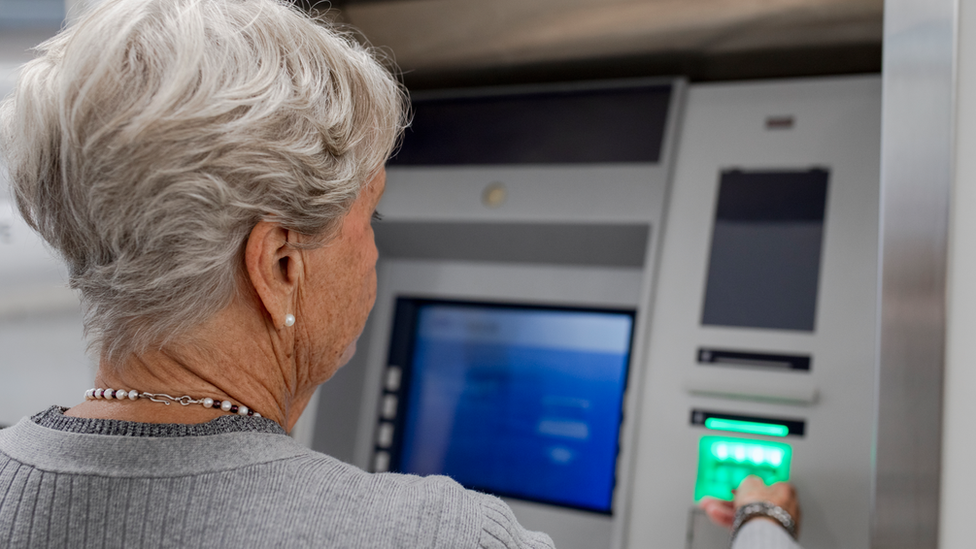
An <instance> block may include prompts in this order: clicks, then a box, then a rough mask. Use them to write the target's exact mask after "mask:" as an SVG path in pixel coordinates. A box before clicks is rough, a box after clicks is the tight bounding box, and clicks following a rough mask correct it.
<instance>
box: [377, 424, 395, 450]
mask: <svg viewBox="0 0 976 549" xmlns="http://www.w3.org/2000/svg"><path fill="white" fill-rule="evenodd" d="M376 445H377V446H379V447H380V448H389V447H390V446H392V445H393V424H392V423H387V422H385V421H384V422H383V423H380V428H379V430H378V431H377V432H376Z"/></svg>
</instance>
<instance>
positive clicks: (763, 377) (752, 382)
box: [684, 364, 820, 406]
mask: <svg viewBox="0 0 976 549" xmlns="http://www.w3.org/2000/svg"><path fill="white" fill-rule="evenodd" d="M684 388H685V390H686V391H687V392H689V393H691V394H693V395H698V396H705V397H712V398H726V399H735V400H752V401H757V402H775V403H779V404H792V405H800V406H809V405H811V404H814V403H816V402H817V400H818V399H819V397H820V389H819V387H817V385H816V383H815V382H814V380H813V378H811V377H810V376H804V375H796V373H794V372H793V371H790V370H775V369H773V370H758V369H754V370H747V369H731V368H728V367H725V366H711V365H707V364H699V365H698V367H696V368H694V369H693V370H689V372H688V376H687V377H686V378H685V382H684Z"/></svg>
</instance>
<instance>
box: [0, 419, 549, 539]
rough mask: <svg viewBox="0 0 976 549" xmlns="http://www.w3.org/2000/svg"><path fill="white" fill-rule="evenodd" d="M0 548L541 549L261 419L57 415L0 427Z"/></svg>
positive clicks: (413, 480)
mask: <svg viewBox="0 0 976 549" xmlns="http://www.w3.org/2000/svg"><path fill="white" fill-rule="evenodd" d="M0 498H2V499H0V547H10V548H19V547H31V548H34V547H72V548H74V547H208V548H222V547H227V548H244V547H368V548H371V549H372V548H393V547H404V548H419V547H444V548H451V549H454V548H464V547H471V548H476V547H485V548H489V547H490V548H503V547H504V548H516V547H519V548H522V547H524V548H551V547H552V541H551V540H550V539H549V537H548V536H546V535H545V534H540V533H535V532H528V531H526V530H525V529H523V528H522V527H521V526H520V525H519V524H518V523H517V522H516V520H515V517H514V516H513V515H512V512H511V510H510V509H509V508H508V506H507V505H505V504H504V503H503V502H502V501H501V500H499V499H497V498H494V497H491V496H487V495H484V494H479V493H476V492H472V491H469V490H465V489H464V488H462V487H461V486H460V485H458V484H457V483H456V482H454V481H452V480H450V479H448V478H446V477H426V478H420V477H416V476H408V475H397V474H369V473H365V472H363V471H361V470H359V469H356V468H355V467H352V466H350V465H347V464H345V463H342V462H340V461H338V460H336V459H334V458H331V457H329V456H327V455H324V454H319V453H316V452H313V451H311V450H309V449H307V448H304V447H302V446H301V445H299V444H297V443H296V442H294V441H293V440H292V439H291V438H289V437H288V436H286V435H285V434H284V432H283V431H282V430H281V428H280V427H278V425H277V424H275V423H274V422H272V421H269V420H267V419H263V418H247V417H238V416H225V417H221V418H219V419H216V420H214V421H211V422H209V423H205V424H201V425H154V424H142V423H131V422H125V421H115V420H90V419H78V418H69V417H65V416H63V415H62V409H60V408H57V407H54V408H51V409H48V410H47V411H45V412H42V413H40V414H38V415H36V416H34V417H33V418H31V419H30V420H28V419H24V420H22V421H20V422H19V423H18V424H17V425H15V426H13V427H10V428H8V429H4V430H2V431H0Z"/></svg>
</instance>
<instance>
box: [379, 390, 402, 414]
mask: <svg viewBox="0 0 976 549" xmlns="http://www.w3.org/2000/svg"><path fill="white" fill-rule="evenodd" d="M398 402H399V401H398V400H397V397H396V395H385V396H384V397H383V409H382V410H381V412H380V415H381V416H383V419H394V418H396V415H397V404H398Z"/></svg>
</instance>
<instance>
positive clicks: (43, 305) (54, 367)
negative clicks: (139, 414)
mask: <svg viewBox="0 0 976 549" xmlns="http://www.w3.org/2000/svg"><path fill="white" fill-rule="evenodd" d="M55 31H56V29H47V30H43V29H40V30H39V29H28V30H15V31H13V32H6V31H5V32H2V33H0V97H4V96H6V95H7V94H8V93H9V92H10V91H11V89H12V88H13V85H14V81H15V79H16V74H17V68H18V67H19V65H20V64H21V63H23V62H25V61H27V60H28V59H29V58H30V53H29V51H28V49H29V48H30V46H32V45H33V44H37V43H39V42H41V41H42V40H44V39H46V38H47V37H49V36H51V35H52V34H53V33H54V32H55ZM65 281H66V272H65V269H64V268H63V267H62V266H61V265H60V263H59V262H58V261H57V260H56V259H55V258H54V257H53V256H52V255H51V253H50V252H49V251H48V249H47V248H46V247H45V246H44V244H43V242H42V241H41V240H40V238H38V237H37V235H36V234H34V232H33V231H31V230H30V228H29V227H28V226H27V225H26V224H25V223H24V221H23V220H22V219H21V218H20V216H19V215H18V214H17V213H16V210H15V208H14V206H13V203H12V201H11V196H10V194H9V191H8V183H7V180H6V173H5V170H4V169H3V168H2V165H0V426H3V425H10V424H12V423H15V422H16V421H17V420H19V419H20V418H21V417H23V416H25V415H30V414H33V413H35V412H38V411H40V410H42V409H44V408H46V407H48V406H50V405H52V404H60V405H64V406H71V405H74V404H77V403H79V402H81V401H82V400H83V398H84V391H85V389H87V388H89V387H91V384H92V380H93V378H94V373H93V368H92V366H91V363H90V360H89V359H88V357H87V356H86V353H85V343H84V340H83V337H82V323H81V312H80V310H79V304H78V299H77V298H76V297H75V295H74V294H73V293H72V292H71V291H70V290H68V289H67V287H66V285H65Z"/></svg>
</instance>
